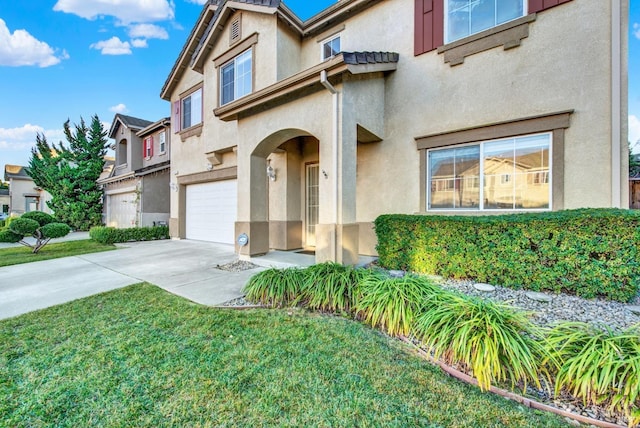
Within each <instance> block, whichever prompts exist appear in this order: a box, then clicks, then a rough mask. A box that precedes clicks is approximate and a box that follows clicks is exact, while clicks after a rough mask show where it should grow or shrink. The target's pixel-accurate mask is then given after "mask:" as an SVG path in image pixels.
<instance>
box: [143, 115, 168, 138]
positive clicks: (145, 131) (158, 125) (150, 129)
mask: <svg viewBox="0 0 640 428" xmlns="http://www.w3.org/2000/svg"><path fill="white" fill-rule="evenodd" d="M169 126H171V118H169V117H163V118H162V119H160V120H158V121H156V122H153V123H152V124H151V125H149V126H147V127H146V128H144V129H141V130H140V131H138V132H136V135H137V136H138V137H144V136H145V135H149V134H152V133H153V132H155V131H157V130H158V129H160V128H167V127H169Z"/></svg>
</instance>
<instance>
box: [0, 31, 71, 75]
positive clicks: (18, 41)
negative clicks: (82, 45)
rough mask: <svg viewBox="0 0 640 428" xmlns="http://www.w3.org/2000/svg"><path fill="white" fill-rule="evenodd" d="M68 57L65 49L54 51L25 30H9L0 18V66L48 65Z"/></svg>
mask: <svg viewBox="0 0 640 428" xmlns="http://www.w3.org/2000/svg"><path fill="white" fill-rule="evenodd" d="M67 58H69V54H67V52H66V51H62V52H61V53H58V54H56V51H55V50H54V49H53V48H52V47H51V46H49V45H48V44H46V43H45V42H41V41H39V40H37V39H36V38H35V37H33V36H32V35H31V34H29V33H28V32H27V31H26V30H15V31H14V32H13V34H12V33H11V32H10V31H9V28H8V27H7V24H6V23H5V22H4V21H3V20H2V19H0V66H2V65H8V66H12V67H18V66H25V65H37V66H39V67H42V68H44V67H50V66H52V65H56V64H58V63H60V61H62V60H63V59H67Z"/></svg>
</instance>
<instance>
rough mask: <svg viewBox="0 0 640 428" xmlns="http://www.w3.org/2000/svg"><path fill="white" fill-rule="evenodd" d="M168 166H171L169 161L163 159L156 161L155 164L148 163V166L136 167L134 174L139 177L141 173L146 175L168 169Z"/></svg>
mask: <svg viewBox="0 0 640 428" xmlns="http://www.w3.org/2000/svg"><path fill="white" fill-rule="evenodd" d="M170 166H171V161H164V162H161V163H157V164H155V165H149V166H145V167H144V168H140V169H136V171H135V175H136V177H139V176H141V175H148V174H151V173H154V172H158V171H162V170H165V169H169V167H170Z"/></svg>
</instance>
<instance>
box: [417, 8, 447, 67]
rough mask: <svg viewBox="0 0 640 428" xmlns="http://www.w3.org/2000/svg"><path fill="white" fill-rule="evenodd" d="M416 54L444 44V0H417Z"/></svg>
mask: <svg viewBox="0 0 640 428" xmlns="http://www.w3.org/2000/svg"><path fill="white" fill-rule="evenodd" d="M414 14H415V15H414V55H416V56H417V55H420V54H423V53H425V52H429V51H432V50H434V49H437V48H438V47H439V46H442V45H443V44H444V0H415V12H414Z"/></svg>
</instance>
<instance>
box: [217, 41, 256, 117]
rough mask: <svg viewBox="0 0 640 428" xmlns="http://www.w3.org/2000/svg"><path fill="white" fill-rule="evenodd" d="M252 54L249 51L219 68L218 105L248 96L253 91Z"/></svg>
mask: <svg viewBox="0 0 640 428" xmlns="http://www.w3.org/2000/svg"><path fill="white" fill-rule="evenodd" d="M252 63H253V53H252V50H251V49H249V50H247V51H245V52H243V53H241V54H240V55H238V56H237V57H235V58H234V59H232V60H231V61H230V62H228V63H227V64H225V65H223V66H222V67H221V68H220V105H224V104H227V103H230V102H231V101H234V100H237V99H238V98H241V97H244V96H245V95H248V94H250V93H251V91H252V90H253V64H252Z"/></svg>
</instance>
